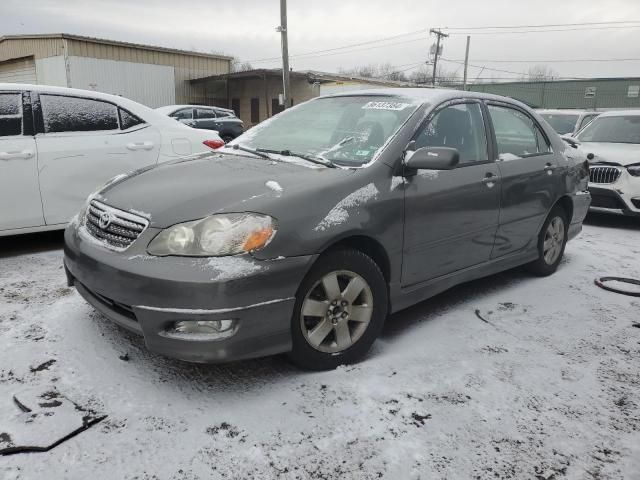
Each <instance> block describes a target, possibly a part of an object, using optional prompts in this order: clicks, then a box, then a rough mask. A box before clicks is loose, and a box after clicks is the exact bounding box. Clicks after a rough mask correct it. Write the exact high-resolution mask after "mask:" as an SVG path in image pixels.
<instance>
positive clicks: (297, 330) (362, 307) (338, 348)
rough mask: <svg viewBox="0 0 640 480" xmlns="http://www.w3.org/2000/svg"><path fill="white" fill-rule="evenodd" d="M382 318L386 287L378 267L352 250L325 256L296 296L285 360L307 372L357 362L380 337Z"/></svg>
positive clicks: (383, 316)
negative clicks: (289, 347) (288, 350)
mask: <svg viewBox="0 0 640 480" xmlns="http://www.w3.org/2000/svg"><path fill="white" fill-rule="evenodd" d="M387 314H388V293H387V284H386V281H385V279H384V276H383V275H382V272H381V271H380V268H379V267H378V265H377V264H376V263H375V262H374V261H373V260H372V259H371V258H370V257H369V256H367V255H365V254H364V253H362V252H360V251H358V250H352V249H340V250H334V251H331V252H328V253H326V254H324V255H322V256H321V257H320V258H319V259H318V260H317V261H316V264H315V265H314V266H313V267H312V268H311V270H310V271H309V273H308V274H307V276H306V277H305V279H304V280H303V281H302V283H301V285H300V287H299V289H298V293H297V294H296V303H295V308H294V312H293V317H292V319H291V334H292V339H293V348H292V350H291V352H290V353H289V358H290V360H291V361H292V362H293V363H295V364H296V365H298V366H299V367H302V368H306V369H310V370H329V369H333V368H336V367H337V366H339V365H344V364H350V363H354V362H357V361H359V360H360V359H362V357H364V355H365V354H366V353H367V352H368V351H369V349H370V348H371V345H372V344H373V342H374V341H375V339H376V338H377V337H378V335H379V334H380V331H381V330H382V326H383V325H384V321H385V319H386V317H387Z"/></svg>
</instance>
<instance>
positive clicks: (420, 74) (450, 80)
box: [409, 64, 460, 86]
mask: <svg viewBox="0 0 640 480" xmlns="http://www.w3.org/2000/svg"><path fill="white" fill-rule="evenodd" d="M432 76H433V69H432V67H431V66H430V65H426V64H425V65H421V66H420V67H419V68H418V69H416V70H414V71H413V72H412V73H411V75H409V80H411V81H412V82H414V83H420V84H429V83H431V77H432ZM459 83H460V75H459V72H458V70H447V69H446V68H445V67H443V66H439V67H438V71H437V73H436V85H440V86H448V85H454V84H459Z"/></svg>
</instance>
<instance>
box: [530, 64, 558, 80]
mask: <svg viewBox="0 0 640 480" xmlns="http://www.w3.org/2000/svg"><path fill="white" fill-rule="evenodd" d="M558 77H559V74H558V72H556V71H555V70H554V69H553V68H551V67H548V66H547V65H534V66H533V67H529V71H528V72H527V75H526V76H525V78H524V79H523V80H525V81H528V82H542V81H546V80H556V79H557V78H558Z"/></svg>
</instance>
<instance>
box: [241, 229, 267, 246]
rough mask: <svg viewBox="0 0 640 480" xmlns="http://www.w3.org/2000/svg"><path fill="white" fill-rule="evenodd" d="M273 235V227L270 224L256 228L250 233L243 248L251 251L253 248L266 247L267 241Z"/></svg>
mask: <svg viewBox="0 0 640 480" xmlns="http://www.w3.org/2000/svg"><path fill="white" fill-rule="evenodd" d="M272 236H273V227H271V226H268V227H265V228H263V229H261V230H255V231H253V232H251V233H250V234H249V237H247V240H246V241H245V242H244V245H243V246H242V249H243V250H244V251H245V252H251V251H252V250H257V249H258V248H262V247H264V246H265V245H266V244H267V242H268V241H269V240H270V239H271V237H272Z"/></svg>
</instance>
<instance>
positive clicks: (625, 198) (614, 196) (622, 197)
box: [589, 179, 640, 217]
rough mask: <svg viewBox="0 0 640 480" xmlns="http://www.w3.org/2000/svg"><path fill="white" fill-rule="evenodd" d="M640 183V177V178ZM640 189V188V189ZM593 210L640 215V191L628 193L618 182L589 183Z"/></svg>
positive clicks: (639, 180) (632, 215) (639, 181)
mask: <svg viewBox="0 0 640 480" xmlns="http://www.w3.org/2000/svg"><path fill="white" fill-rule="evenodd" d="M638 184H640V179H638ZM639 190H640V189H639ZM589 192H590V193H591V210H592V211H596V212H605V213H614V214H618V215H625V216H630V217H640V191H637V192H632V193H627V192H629V190H628V189H627V192H625V191H624V190H622V189H621V188H620V187H619V186H616V184H611V185H608V184H607V186H604V185H602V184H600V185H598V186H593V185H591V184H590V185H589Z"/></svg>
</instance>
